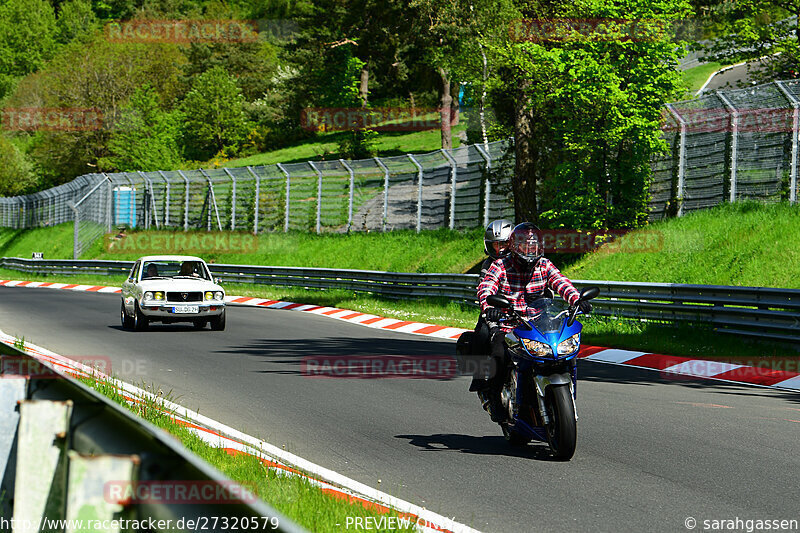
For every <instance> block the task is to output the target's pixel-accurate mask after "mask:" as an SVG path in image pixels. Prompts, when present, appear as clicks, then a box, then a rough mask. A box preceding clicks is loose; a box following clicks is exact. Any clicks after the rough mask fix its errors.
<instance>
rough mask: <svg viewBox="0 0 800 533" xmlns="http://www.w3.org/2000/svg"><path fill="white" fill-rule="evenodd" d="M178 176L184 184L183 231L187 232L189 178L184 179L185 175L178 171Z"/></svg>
mask: <svg viewBox="0 0 800 533" xmlns="http://www.w3.org/2000/svg"><path fill="white" fill-rule="evenodd" d="M178 174H179V175H180V177H182V178H183V181H184V182H185V183H186V194H185V196H186V198H185V199H184V202H183V231H189V178H187V177H186V175H185V174H184V173H183V170H179V171H178Z"/></svg>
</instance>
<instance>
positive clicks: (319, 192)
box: [308, 161, 322, 233]
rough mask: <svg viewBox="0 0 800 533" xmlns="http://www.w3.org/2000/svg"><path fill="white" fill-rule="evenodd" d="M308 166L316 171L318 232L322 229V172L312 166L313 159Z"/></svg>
mask: <svg viewBox="0 0 800 533" xmlns="http://www.w3.org/2000/svg"><path fill="white" fill-rule="evenodd" d="M308 166H310V167H311V168H312V169H313V170H314V172H316V173H317V233H319V232H320V231H321V229H322V172H321V171H320V170H318V169H317V167H316V166H314V162H313V161H309V162H308Z"/></svg>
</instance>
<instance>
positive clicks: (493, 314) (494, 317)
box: [483, 307, 503, 322]
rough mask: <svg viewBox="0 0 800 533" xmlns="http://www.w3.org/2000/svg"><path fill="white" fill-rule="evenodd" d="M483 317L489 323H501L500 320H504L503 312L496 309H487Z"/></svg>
mask: <svg viewBox="0 0 800 533" xmlns="http://www.w3.org/2000/svg"><path fill="white" fill-rule="evenodd" d="M483 316H484V317H485V318H486V320H487V321H488V322H500V319H501V318H503V312H502V311H501V310H500V309H498V308H496V307H487V308H486V311H484V312H483Z"/></svg>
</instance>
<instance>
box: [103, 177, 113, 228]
mask: <svg viewBox="0 0 800 533" xmlns="http://www.w3.org/2000/svg"><path fill="white" fill-rule="evenodd" d="M103 178H105V180H106V181H107V182H108V185H107V187H108V194H107V195H106V222H107V224H106V232H107V233H111V227H112V225H113V223H114V222H113V217H114V215H113V210H114V208H113V205H114V187H112V186H111V178H109V177H108V175H107V174H106V173H105V172H103Z"/></svg>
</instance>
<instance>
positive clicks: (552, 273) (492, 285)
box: [478, 222, 592, 422]
mask: <svg viewBox="0 0 800 533" xmlns="http://www.w3.org/2000/svg"><path fill="white" fill-rule="evenodd" d="M542 241H543V240H542V235H541V232H540V230H539V228H538V227H536V226H535V225H533V224H531V223H530V222H524V223H522V224H519V225H518V226H516V227H515V228H514V230H513V231H512V233H511V245H510V250H509V252H510V253H509V254H508V255H507V256H506V257H504V258H501V259H498V260H496V261H494V262H493V263H492V264H491V266H490V267H489V269H488V270H487V272H486V275H485V276H483V278H482V280H481V282H480V284H479V285H478V300H479V302H480V307H481V310H482V315H483V317H484V320H485V321H486V323H487V324H488V325H489V331H490V333H489V336H490V346H491V356H492V359H493V360H494V368H495V369H497V370H496V371H494V372H493V373H492V374H493V375H492V376H491V378H490V379H488V380H486V381H485V382H484V383H482V385H483V389H481V390H480V392H479V396H481V397H482V399H485V400H486V402H485V407H488V410H489V414H490V415H491V417H492V421H494V422H502V421H503V420H504V419H505V412H504V409H503V407H502V403H501V402H500V390H501V388H502V386H503V380H504V378H505V369H506V365H507V364H508V360H507V359H508V358H507V355H506V350H505V343H504V341H503V338H504V336H505V332H507V331H510V330H511V329H513V326H509V325H505V324H500V321H501V319H503V318H504V317H507V316H508V315H507V313H506V312H505V311H504V310H501V309H498V308H496V307H491V306H489V304H488V303H486V298H487V297H488V296H489V295H491V294H501V295H504V296H505V297H506V298H508V300H509V301H510V302H511V304H512V307H513V308H514V309H515V310H516V311H518V312H520V313H522V314H525V312H526V310H527V306H528V303H531V302H533V301H534V300H536V299H538V298H542V297H545V296H547V295H546V293H545V291H546V290H547V289H552V290H553V291H555V292H557V293H558V294H559V295H560V296H561V297H562V298H563V299H564V300H565V301H566V302H568V303H569V304H570V305H575V304H576V303H577V302H578V299H579V297H580V293H579V292H578V290H577V289H576V288H575V287H574V286H573V285H572V282H571V281H570V280H569V279H567V277H566V276H564V275H563V274H562V273H561V272H560V271H559V270H558V268H556V266H555V265H554V264H553V263H552V262H551V261H550V260H549V259H547V258H545V257H544V245H543V242H542ZM578 306H579V309H580V310H581V311H582V312H583V313H588V312H590V311H591V309H592V306H591V304H590V303H589V302H581V303H580V304H578ZM486 404H488V405H486Z"/></svg>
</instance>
